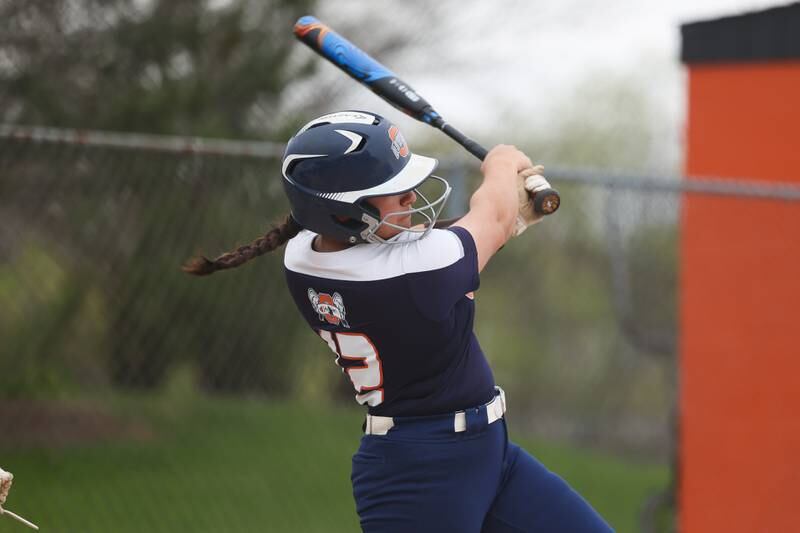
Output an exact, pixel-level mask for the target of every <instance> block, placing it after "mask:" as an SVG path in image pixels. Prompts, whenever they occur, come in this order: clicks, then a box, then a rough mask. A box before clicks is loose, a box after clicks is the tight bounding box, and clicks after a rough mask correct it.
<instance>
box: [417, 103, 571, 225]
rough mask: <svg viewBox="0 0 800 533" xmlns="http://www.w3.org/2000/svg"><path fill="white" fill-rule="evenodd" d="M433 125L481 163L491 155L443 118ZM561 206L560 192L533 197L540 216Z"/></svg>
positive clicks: (549, 191) (552, 190) (549, 190)
mask: <svg viewBox="0 0 800 533" xmlns="http://www.w3.org/2000/svg"><path fill="white" fill-rule="evenodd" d="M431 125H432V126H435V127H437V128H439V129H440V130H442V131H443V132H444V133H445V135H447V136H448V137H450V138H451V139H453V140H454V141H456V142H457V143H458V144H460V145H461V146H463V147H464V148H466V149H467V151H468V152H469V153H471V154H472V155H474V156H475V157H477V158H478V159H480V160H481V161H483V160H484V159H486V154H488V153H489V152H488V150H486V148H484V147H483V146H481V145H480V144H478V143H477V142H475V141H473V140H472V139H470V138H469V137H467V136H466V135H464V134H463V133H461V132H460V131H458V130H457V129H455V128H454V127H453V126H451V125H450V124H448V123H447V122H445V121H444V120H442V119H441V118H439V119H438V120H437V121H434V122H433V123H432V124H431ZM560 205H561V196H559V194H558V191H557V190H555V189H544V190H543V191H539V192H537V193H535V194H534V195H533V210H534V211H535V212H537V213H539V214H540V215H551V214H553V213H555V212H556V211H557V210H558V208H559V207H560Z"/></svg>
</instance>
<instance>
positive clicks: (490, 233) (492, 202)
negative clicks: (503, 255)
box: [453, 144, 533, 272]
mask: <svg viewBox="0 0 800 533" xmlns="http://www.w3.org/2000/svg"><path fill="white" fill-rule="evenodd" d="M532 166H533V164H532V163H531V160H530V159H529V158H528V156H526V155H525V154H523V153H522V152H520V151H519V150H517V149H516V148H515V147H513V146H509V145H504V144H501V145H498V146H495V147H494V148H492V149H491V150H490V151H489V153H488V154H487V156H486V158H485V159H484V160H483V164H482V165H481V172H482V173H483V183H481V185H480V187H478V189H477V190H476V191H475V192H474V193H473V195H472V197H471V198H470V201H469V212H468V213H467V214H466V215H464V216H463V217H462V218H461V219H460V220H459V221H458V222H456V223H455V224H453V226H458V227H462V228H464V229H466V230H467V231H469V233H470V234H471V235H472V238H473V239H474V240H475V247H476V248H477V252H478V272H480V271H482V270H483V267H485V266H486V263H488V262H489V259H491V257H492V256H493V255H494V254H495V253H497V251H498V250H499V249H500V248H501V247H502V246H503V245H504V244H505V243H506V242H507V241H508V239H510V238H511V236H512V235H514V232H515V227H516V218H517V213H518V210H519V199H518V196H517V191H518V181H519V180H520V178H519V177H518V174H519V173H520V172H521V171H523V170H525V169H529V168H531V167H532Z"/></svg>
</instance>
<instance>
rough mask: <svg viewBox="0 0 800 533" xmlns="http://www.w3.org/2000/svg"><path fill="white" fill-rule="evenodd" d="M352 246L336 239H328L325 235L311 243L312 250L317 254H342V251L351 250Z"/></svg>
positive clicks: (319, 236)
mask: <svg viewBox="0 0 800 533" xmlns="http://www.w3.org/2000/svg"><path fill="white" fill-rule="evenodd" d="M351 246H352V244H348V243H346V242H341V241H337V240H335V239H331V238H330V237H326V236H324V235H317V236H316V237H314V240H313V241H312V242H311V248H312V249H313V250H314V251H315V252H340V251H342V250H345V249H347V248H350V247H351Z"/></svg>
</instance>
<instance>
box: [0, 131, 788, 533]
mask: <svg viewBox="0 0 800 533" xmlns="http://www.w3.org/2000/svg"><path fill="white" fill-rule="evenodd" d="M281 151H282V146H281V145H277V144H269V143H248V142H234V141H217V140H209V139H194V138H174V137H163V136H145V135H133V134H113V133H108V132H86V131H73V130H59V129H47V128H23V127H19V126H7V127H2V128H0V300H2V303H3V305H2V306H1V307H0V339H2V343H1V344H0V399H2V401H0V465H2V466H4V467H5V468H7V469H10V470H12V471H14V472H15V473H16V474H17V484H16V485H15V491H14V493H12V498H11V499H9V504H13V505H11V508H12V509H13V510H16V511H20V512H22V511H24V513H26V514H27V515H29V517H31V518H34V519H38V520H40V521H41V522H42V523H43V524H44V525H47V526H50V527H48V530H51V531H128V530H130V531H141V530H142V529H145V528H147V529H149V530H152V531H183V530H192V531H223V530H224V531H253V530H264V531H339V530H341V531H350V530H354V529H356V528H357V524H356V522H355V520H356V519H355V513H354V509H353V505H352V502H351V497H350V492H349V490H350V489H349V483H348V468H349V454H351V453H352V451H353V450H354V448H355V446H356V441H357V437H358V434H359V425H360V417H361V414H360V410H357V409H355V408H353V407H351V406H352V405H354V403H353V402H352V391H351V390H350V385H349V383H346V380H345V379H343V378H342V376H341V375H340V374H339V373H338V372H336V371H334V365H333V360H332V357H331V356H330V354H329V353H328V351H327V348H326V347H325V346H324V344H323V343H321V342H320V341H319V339H317V338H315V336H314V335H313V334H312V333H311V332H309V331H308V330H307V328H306V327H305V326H304V325H303V324H302V323H301V320H299V317H297V316H296V313H295V311H294V309H293V303H292V302H291V301H290V298H289V296H288V294H287V292H286V291H285V290H284V282H283V273H282V261H281V256H282V254H281V253H275V254H274V255H273V256H272V257H269V256H268V257H262V258H260V259H258V260H255V261H252V262H251V263H248V264H247V265H246V266H243V267H241V268H239V269H237V270H236V271H233V272H226V273H221V274H217V275H215V276H212V277H210V278H207V279H197V278H192V277H190V276H187V275H185V274H183V273H182V272H181V271H180V265H181V264H182V262H183V261H184V260H185V259H186V258H188V257H190V256H191V255H194V254H196V253H198V252H205V253H206V254H208V255H216V254H218V253H220V252H222V251H225V250H228V249H230V248H232V247H234V246H236V245H240V244H244V243H245V242H249V241H250V240H251V239H254V238H256V237H258V236H259V235H260V234H262V233H263V232H265V231H266V230H267V229H269V227H270V224H271V223H272V222H277V221H279V220H280V218H281V217H282V215H284V214H286V213H287V212H288V211H287V209H288V205H287V203H286V201H285V199H284V197H283V192H282V186H281V183H280V178H279V170H278V169H279V163H278V156H279V154H280V153H281ZM476 171H477V168H476V165H474V163H473V162H472V161H470V160H467V159H463V160H462V159H448V160H446V161H443V162H442V165H441V167H440V173H441V174H442V175H443V176H445V177H447V178H449V179H450V181H451V183H452V184H453V185H454V186H455V189H456V190H457V191H458V193H457V194H456V195H455V196H454V197H453V201H452V203H451V205H450V206H449V209H450V213H449V215H451V216H452V215H457V214H458V213H462V212H464V211H465V210H466V202H467V200H468V197H469V191H471V190H473V188H474V186H475V184H476V183H477V179H478V177H479V176H478V175H477V172H476ZM548 176H549V177H550V179H551V182H552V183H553V184H554V185H556V186H557V187H558V188H559V189H560V191H561V193H562V201H563V206H562V208H561V210H560V211H559V213H558V214H557V215H555V216H554V217H552V218H551V219H548V220H546V221H545V222H543V223H542V224H540V225H538V226H536V227H534V228H533V229H532V230H529V232H528V233H526V234H525V235H524V236H522V237H521V238H520V239H518V240H516V241H514V242H511V243H509V244H508V245H507V246H506V247H505V249H504V250H503V251H502V252H501V253H500V254H499V255H498V256H497V258H496V259H495V260H494V261H493V262H492V264H491V265H490V266H489V267H488V268H487V269H486V271H485V272H484V274H483V275H482V286H481V290H480V291H479V292H478V295H477V302H478V315H477V319H476V328H477V334H478V337H479V339H480V341H481V343H482V345H483V347H484V350H485V352H486V353H487V356H488V357H489V358H490V360H491V363H492V365H493V368H494V370H495V373H496V379H497V381H498V383H500V384H502V385H503V386H504V387H505V389H506V391H507V393H508V397H509V403H510V409H511V411H510V417H509V420H510V424H511V427H512V429H513V430H514V431H515V432H516V433H518V434H519V435H521V436H523V438H526V437H527V438H532V439H534V442H536V443H537V445H536V446H535V447H534V449H533V450H532V451H533V453H535V454H542V455H544V456H545V461H546V462H547V460H548V459H547V458H548V457H550V456H552V458H551V463H555V465H556V466H554V467H553V468H554V469H555V470H556V471H559V467H558V464H559V461H560V460H566V461H567V463H569V464H577V465H582V464H583V463H580V460H578V459H574V458H572V457H570V458H567V459H564V458H563V457H562V456H561V455H559V454H561V453H562V451H561V450H563V449H573V448H574V449H576V450H578V449H585V448H591V449H593V450H595V452H593V453H600V454H608V455H609V456H615V457H625V458H626V461H628V462H629V463H626V464H625V465H624V466H621V465H619V464H616V463H615V464H616V466H614V467H613V468H618V469H620V470H619V471H620V472H622V471H625V472H629V471H630V472H634V471H636V472H637V473H636V474H635V475H633V474H631V476H633V477H626V476H628V474H624V475H623V474H619V476H620V477H619V478H617V477H615V476H616V474H613V475H611V474H608V475H606V474H604V473H603V472H606V471H605V470H603V468H612V467H606V466H602V465H605V463H604V462H603V461H606V460H605V459H602V460H597V461H589V462H588V463H586V464H587V465H589V466H580V467H579V469H580V470H585V471H586V472H589V473H590V474H589V475H590V477H591V476H595V477H592V478H591V479H589V480H584V481H583V482H581V478H580V472H577V468H578V467H576V468H574V469H576V472H575V476H576V479H575V480H574V481H573V480H572V479H571V481H572V482H573V483H575V484H576V485H578V486H579V488H580V489H581V490H582V492H583V493H584V494H586V495H587V497H588V498H589V499H590V501H593V503H595V505H597V506H598V507H599V508H600V509H601V512H605V513H606V514H607V515H611V520H612V523H615V522H616V523H615V525H617V527H618V528H619V530H621V531H626V530H631V531H632V530H636V529H638V528H640V527H645V528H655V529H651V530H658V528H657V527H656V526H657V525H658V524H659V523H662V525H663V523H667V524H668V523H669V519H668V518H667V519H666V522H665V519H663V518H658V515H659V513H662V514H663V513H666V514H667V515H669V513H670V511H669V510H668V509H667V510H666V511H665V510H664V508H662V507H663V506H662V504H668V503H669V501H670V495H671V490H672V489H671V488H670V483H671V482H670V476H671V475H670V474H669V467H668V465H669V464H670V463H671V462H672V461H673V454H674V452H675V446H674V438H675V425H674V424H675V423H674V405H675V399H676V388H677V385H676V373H675V361H676V344H677V336H678V331H677V316H676V315H677V294H678V291H677V284H678V253H679V228H678V221H679V212H680V207H681V197H682V195H683V194H712V195H737V196H742V197H759V198H770V199H773V200H774V201H780V202H794V205H796V206H800V204H798V203H797V201H798V200H800V190H799V189H798V188H796V187H790V186H787V185H778V184H769V183H755V182H742V183H734V182H729V181H725V182H722V181H719V180H691V181H684V180H680V179H676V178H671V177H666V176H665V177H660V178H659V177H636V176H626V175H621V174H614V173H612V172H606V171H596V170H591V169H569V168H551V169H550V172H549V173H548ZM799 208H800V207H799ZM549 446H550V447H549ZM548 450H552V451H550V452H549V451H548ZM576 461H577V462H576ZM569 464H567V465H566V466H564V467H563V469H564V470H565V471H564V472H563V473H564V475H565V476H566V477H568V478H569V475H570V467H569ZM637 464H641V465H660V466H655V467H653V469H650V470H648V469H647V468H649V467H647V468H644V467H643V468H644V470H637V468H639V467H638V466H636V465H637ZM591 465H601V466H598V467H597V468H599V470H594V468H595V466H591ZM614 471H615V472H616V470H614ZM598 472H599V473H598ZM640 472H644V473H641V475H640ZM604 476H605V477H604ZM609 476H610V477H609ZM636 476H640V477H636ZM581 483H583V485H581ZM634 486H635V487H637V488H636V490H637V491H638V492H636V494H633V493H631V494H629V493H628V492H629V490H630V491H632V490H634V489H632V488H631V487H634ZM607 493H614V494H615V496H614V497H615V499H616V500H622V501H624V502H627V507H626V508H625V511H624V512H625V513H627V514H625V515H624V517H622V516H623V515H619V516H620V517H621V518H617V515H616V514H615V513H617V511H616V510H614V509H612V508H611V507H609V508H608V509H606V508H605V507H603V506H604V505H605V504H604V503H603V498H604V496H603V494H607ZM598 502H599V503H598ZM608 505H611V504H610V503H609V504H608ZM76 509H79V510H80V511H79V512H75V510H76ZM90 509H91V511H90ZM621 512H622V511H620V513H621ZM641 517H644V518H641ZM0 526H2V527H4V528H7V527H8V524H0ZM659 527H661V530H666V529H668V528H669V526H668V525H666V526H663V527H662V526H659ZM6 530H9V531H10V529H3V531H6Z"/></svg>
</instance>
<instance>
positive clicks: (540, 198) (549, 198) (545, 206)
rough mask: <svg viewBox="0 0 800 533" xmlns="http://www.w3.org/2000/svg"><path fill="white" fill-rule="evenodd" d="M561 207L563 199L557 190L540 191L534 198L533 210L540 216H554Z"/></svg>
mask: <svg viewBox="0 0 800 533" xmlns="http://www.w3.org/2000/svg"><path fill="white" fill-rule="evenodd" d="M560 206H561V197H560V196H559V195H558V191H556V190H555V189H545V190H543V191H539V192H537V193H536V195H535V196H534V197H533V210H534V211H536V212H537V213H539V214H540V215H552V214H553V213H555V212H556V211H557V210H558V208H559V207H560Z"/></svg>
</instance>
